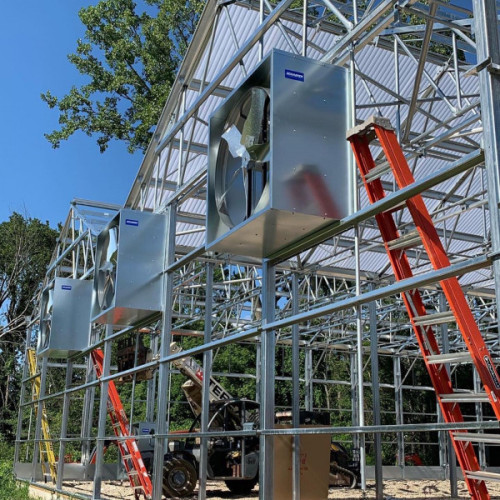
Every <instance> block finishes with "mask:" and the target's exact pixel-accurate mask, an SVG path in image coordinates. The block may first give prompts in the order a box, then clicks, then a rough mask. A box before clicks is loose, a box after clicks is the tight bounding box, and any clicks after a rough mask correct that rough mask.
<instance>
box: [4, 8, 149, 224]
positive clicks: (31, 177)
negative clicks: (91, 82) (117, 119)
mask: <svg viewBox="0 0 500 500" xmlns="http://www.w3.org/2000/svg"><path fill="white" fill-rule="evenodd" d="M92 3H96V2H90V1H84V0H80V1H75V0H48V1H43V2H40V1H39V0H38V1H36V0H26V1H24V2H22V3H21V4H20V3H18V2H4V3H3V4H2V16H1V18H2V20H1V21H0V28H1V29H0V47H1V48H2V56H3V57H2V72H1V76H0V117H1V121H0V151H1V152H2V154H1V156H0V174H1V180H0V222H2V221H4V220H7V219H8V217H9V214H10V213H11V212H12V211H14V210H15V211H20V212H23V213H24V211H27V213H28V214H29V215H30V216H31V217H36V218H38V219H40V220H42V221H46V220H48V221H49V222H50V224H51V225H52V226H56V224H57V223H58V222H63V221H64V219H65V218H66V216H67V214H68V211H69V204H70V201H71V200H72V199H73V198H86V199H90V200H97V201H106V202H112V203H120V204H122V203H123V202H124V201H125V198H126V196H127V194H128V192H129V189H130V186H131V185H132V181H133V179H134V177H135V174H136V172H137V170H138V168H139V165H140V162H141V159H142V154H135V155H131V154H129V153H128V152H127V149H126V146H125V145H124V144H121V143H119V142H116V141H115V142H112V143H111V144H110V146H109V148H108V150H107V151H106V152H105V153H104V154H101V153H99V149H98V147H97V145H96V143H95V140H94V139H93V138H90V137H87V136H86V135H84V134H81V133H77V134H75V135H73V136H72V137H71V138H70V139H69V140H68V141H64V142H62V143H61V147H60V148H59V149H53V148H52V146H51V145H50V143H49V142H48V141H47V140H46V139H45V138H44V136H43V134H44V133H45V132H51V131H52V130H54V128H56V127H57V125H58V123H57V120H58V112H57V110H50V109H49V108H48V106H47V105H46V104H45V103H44V102H43V101H42V100H41V99H40V94H41V93H42V92H45V91H47V90H50V91H51V92H52V93H53V94H54V95H56V96H62V95H64V94H65V93H67V91H68V90H69V89H70V88H71V86H72V85H74V84H76V85H79V84H81V83H84V82H85V80H84V79H83V77H82V76H81V75H79V73H78V72H77V71H76V69H74V68H73V66H72V65H71V64H70V63H69V61H68V60H67V57H66V56H67V54H69V53H71V52H74V50H75V48H76V40H77V38H79V37H82V36H83V33H84V29H83V25H82V24H81V23H80V20H79V18H78V15H77V14H78V10H79V9H80V8H81V7H84V6H86V5H90V4H92Z"/></svg>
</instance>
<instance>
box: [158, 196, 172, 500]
mask: <svg viewBox="0 0 500 500" xmlns="http://www.w3.org/2000/svg"><path fill="white" fill-rule="evenodd" d="M175 220H176V206H175V205H169V206H168V207H167V217H166V224H167V244H166V248H165V263H166V267H168V266H169V265H170V264H172V263H173V262H174V260H175ZM173 282H174V276H173V272H167V273H166V276H165V280H164V285H163V321H162V328H161V346H160V360H163V359H165V358H166V357H167V356H169V355H170V343H171V341H172V315H173V311H172V297H173V285H174V283H173ZM169 386H170V363H166V362H164V361H160V367H159V369H158V404H157V410H156V411H157V413H156V436H155V451H154V462H153V478H152V479H153V500H161V497H162V486H163V460H164V455H165V452H166V448H167V439H166V438H165V437H164V435H165V434H166V433H167V431H168V429H167V420H166V418H167V407H168V394H169V392H170V391H169Z"/></svg>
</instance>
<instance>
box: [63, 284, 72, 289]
mask: <svg viewBox="0 0 500 500" xmlns="http://www.w3.org/2000/svg"><path fill="white" fill-rule="evenodd" d="M71 288H72V287H71V285H61V289H62V290H71Z"/></svg>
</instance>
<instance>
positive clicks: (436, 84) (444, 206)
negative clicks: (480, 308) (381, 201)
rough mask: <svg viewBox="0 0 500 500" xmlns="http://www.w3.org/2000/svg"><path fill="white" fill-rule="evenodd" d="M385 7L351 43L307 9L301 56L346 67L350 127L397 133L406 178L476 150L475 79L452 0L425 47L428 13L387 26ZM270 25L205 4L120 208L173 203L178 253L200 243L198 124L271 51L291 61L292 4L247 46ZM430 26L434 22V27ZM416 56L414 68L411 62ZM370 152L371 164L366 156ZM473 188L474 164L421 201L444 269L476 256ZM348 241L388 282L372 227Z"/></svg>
mask: <svg viewBox="0 0 500 500" xmlns="http://www.w3.org/2000/svg"><path fill="white" fill-rule="evenodd" d="M333 3H334V6H336V8H337V9H340V11H339V12H340V13H342V14H343V15H344V16H345V20H346V21H347V22H350V21H353V20H354V18H353V15H352V6H351V4H350V3H349V2H347V3H342V2H333ZM393 3H394V2H390V1H375V2H371V6H372V8H371V10H370V11H368V12H362V11H360V12H359V13H358V27H359V26H360V25H362V24H363V22H365V23H366V29H365V31H363V30H361V29H360V30H359V33H357V34H356V37H354V36H353V34H352V31H350V29H349V26H346V23H343V22H341V21H339V17H338V16H332V14H331V12H330V10H329V9H328V7H327V6H325V5H324V4H322V3H320V2H318V3H314V4H311V3H310V4H309V9H308V19H307V37H306V38H307V43H306V45H307V49H306V50H307V56H308V57H310V58H313V59H318V60H323V61H326V62H332V61H331V59H333V62H341V63H342V64H344V65H345V66H346V67H348V68H350V69H351V70H352V68H354V70H355V77H354V78H353V81H354V86H355V103H356V122H357V123H359V122H361V121H363V120H364V119H366V118H368V117H369V116H371V115H373V114H375V115H383V116H386V117H388V118H389V119H390V120H391V122H392V123H393V124H394V125H395V126H397V127H398V129H399V130H400V138H401V141H402V145H403V149H404V151H405V153H406V155H407V158H408V161H409V164H410V166H411V168H412V171H413V174H414V176H415V178H416V179H417V180H418V179H422V178H424V177H426V176H428V175H430V174H432V173H433V172H436V171H438V170H440V169H442V168H444V167H446V166H447V165H449V163H450V162H453V161H456V160H460V158H462V157H463V156H464V155H466V154H468V153H471V152H474V151H476V150H477V149H478V148H479V145H480V141H481V130H482V129H481V127H482V124H481V119H480V112H479V85H478V79H477V77H476V76H474V75H472V76H466V74H467V73H466V72H467V71H468V70H469V69H470V66H471V65H472V64H473V63H474V48H473V44H474V42H473V41H472V39H471V37H472V34H471V22H472V21H471V19H470V16H469V15H468V10H467V6H466V7H465V8H464V7H463V5H462V4H463V2H461V6H460V8H454V7H453V4H454V2H452V5H451V6H449V7H448V6H446V5H441V4H440V6H439V7H438V9H437V12H436V15H435V17H436V19H434V24H433V25H431V27H432V29H433V32H432V35H431V37H430V41H429V43H427V45H425V34H426V30H427V29H430V28H427V27H428V26H429V23H427V21H428V19H429V10H428V9H429V8H428V6H425V5H421V4H418V3H415V2H413V1H407V2H400V4H404V5H403V7H404V8H403V9H401V11H400V12H401V14H400V19H405V20H408V19H409V16H413V20H414V21H413V22H414V23H416V24H413V25H408V24H405V23H404V22H402V21H401V20H400V22H399V23H398V24H397V25H395V24H394V22H393V21H394V17H393V16H394V9H393V6H392V4H393ZM281 5H282V3H281V4H279V5H278V7H277V9H279V7H280V6H281ZM405 9H406V10H405ZM470 9H471V7H470V8H469V10H470ZM379 11H380V12H383V14H380V15H379ZM273 12H276V10H275V11H273ZM375 14H377V16H378V17H377V16H375ZM419 15H420V17H418V16H419ZM370 16H373V17H370ZM270 17H271V15H269V11H268V9H266V12H265V16H264V19H263V22H262V23H261V21H260V15H259V4H258V3H255V2H227V3H225V2H223V3H216V2H213V1H209V2H208V3H207V5H206V8H205V11H204V14H203V16H202V18H201V20H200V23H199V26H198V28H197V31H196V33H195V35H194V38H193V41H192V43H191V46H190V48H189V50H188V53H187V54H186V57H185V60H184V62H183V64H182V66H181V68H180V71H179V75H178V77H177V80H176V82H175V84H174V86H173V88H172V92H171V95H170V97H169V99H168V100H167V103H166V105H165V109H164V111H163V114H162V117H161V119H160V121H159V123H158V127H157V131H156V134H155V136H154V139H153V141H152V143H151V144H150V147H149V148H148V151H147V153H146V155H145V158H144V161H143V163H142V165H141V167H140V170H139V172H138V175H137V178H136V180H135V181H134V184H133V186H132V189H131V192H130V194H129V196H128V199H127V201H126V206H129V207H132V208H137V209H141V210H153V211H160V212H161V211H164V210H165V207H166V206H167V204H168V203H170V202H171V201H172V200H174V199H175V200H177V201H178V202H180V206H179V211H180V213H181V214H182V216H181V217H178V223H177V237H176V245H178V246H179V247H180V248H181V247H182V248H184V249H185V251H188V250H189V249H193V248H198V247H200V246H202V245H203V244H204V241H205V230H204V217H205V209H206V207H205V201H204V198H205V187H206V168H207V147H208V146H207V143H208V126H207V125H208V123H207V122H208V120H209V117H210V115H211V114H212V113H213V112H214V111H215V110H216V109H217V107H218V106H220V104H221V103H222V102H223V101H224V99H225V97H226V96H227V95H228V94H229V93H230V91H231V90H232V89H234V88H236V87H237V86H238V85H239V84H240V83H241V82H242V80H243V79H244V78H245V77H246V75H248V74H249V73H251V71H252V69H253V68H255V66H256V65H257V64H258V63H259V61H260V60H261V59H262V57H265V55H266V54H267V53H269V51H271V50H272V49H273V48H278V49H281V50H284V51H287V52H292V53H296V54H300V53H301V52H302V51H303V42H304V40H303V32H304V29H303V18H302V7H298V6H295V4H292V7H289V8H288V9H286V10H284V11H283V12H282V13H281V15H280V16H275V17H274V22H272V23H269V25H268V26H266V29H267V31H265V34H264V35H263V37H261V38H260V42H259V37H258V36H256V33H257V32H258V30H259V29H262V26H264V25H266V20H267V19H269V18H270ZM438 18H440V19H442V23H443V24H438ZM415 19H416V21H415ZM377 23H378V24H377ZM446 23H448V24H446ZM452 28H453V29H452ZM262 31H264V30H263V29H262ZM346 40H356V45H355V50H354V51H352V52H351V53H352V54H353V56H352V61H350V60H349V59H350V58H349V57H346V56H345V54H346V52H345V51H344V52H343V51H342V50H343V47H344V46H346V47H348V45H346V44H345V41H346ZM453 44H455V47H456V54H457V56H456V57H454V55H455V53H454V52H453ZM396 49H397V51H396ZM424 51H425V55H426V59H425V60H423V59H422V58H421V56H422V54H423V52H424ZM332 54H336V56H335V55H334V56H333V57H332V56H331V55H332ZM443 54H444V55H443ZM408 122H411V125H410V127H409V128H408V127H407V124H408ZM374 151H375V156H377V150H376V148H375V150H374ZM382 180H383V182H384V187H385V188H386V189H387V190H388V191H391V190H392V189H393V180H392V178H391V177H390V176H389V175H386V176H384V177H383V178H382ZM485 186H486V180H485V172H484V168H483V167H482V166H478V167H476V168H474V169H472V170H469V171H467V172H465V173H463V174H461V175H460V176H456V177H453V178H451V179H449V180H447V181H444V182H441V183H440V184H439V185H437V186H435V187H434V188H433V189H431V190H429V191H427V192H426V193H425V195H424V196H425V199H426V203H427V206H428V208H429V210H430V212H431V213H432V214H433V215H434V218H435V223H436V227H437V228H438V231H439V232H440V236H441V238H442V241H443V243H444V245H445V247H446V249H447V251H448V252H449V254H450V257H451V259H452V260H455V259H464V258H468V257H472V256H476V255H478V254H481V253H484V252H485V251H486V248H487V247H486V244H487V240H488V232H489V227H488V225H489V218H488V214H487V210H486V201H485V190H486V187H485ZM367 203H368V202H367V197H366V194H365V191H364V189H359V208H363V207H364V206H366V205H367ZM398 222H399V223H400V224H401V227H402V228H405V229H407V230H411V229H412V221H411V218H410V217H409V214H408V213H407V211H406V210H405V211H402V212H401V214H400V215H399V220H398ZM360 234H361V249H362V253H361V258H360V263H361V268H362V269H363V270H364V271H366V272H369V273H375V274H376V275H379V276H388V275H390V274H391V270H390V268H388V266H387V265H386V264H387V257H386V256H385V250H384V248H383V245H382V243H381V239H380V235H379V232H378V229H377V228H376V225H375V224H374V220H368V221H366V222H365V223H363V224H362V225H361V226H360ZM353 249H354V243H353V231H348V232H346V233H344V234H340V235H339V236H337V237H335V238H333V239H332V240H330V241H328V242H325V244H322V245H319V246H317V247H316V248H315V249H313V250H312V251H307V252H304V253H303V254H302V257H304V256H305V255H307V259H306V261H307V262H304V261H301V264H302V265H305V264H307V265H309V266H316V267H317V266H320V267H321V266H340V267H342V268H351V269H352V268H354V266H355V257H354V256H353ZM414 259H415V262H417V263H418V265H417V269H421V270H424V269H427V268H428V260H427V258H426V257H425V255H419V254H418V252H416V253H415V254H414ZM462 280H463V283H464V284H465V283H470V284H481V286H483V285H491V281H490V280H491V277H490V275H489V274H488V272H484V271H483V272H482V273H481V274H478V273H471V274H470V275H467V276H464V277H463V278H462Z"/></svg>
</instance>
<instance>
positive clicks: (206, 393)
mask: <svg viewBox="0 0 500 500" xmlns="http://www.w3.org/2000/svg"><path fill="white" fill-rule="evenodd" d="M213 270H214V265H213V263H212V262H209V263H207V264H206V266H205V272H206V284H205V331H204V339H203V341H204V344H209V343H210V341H211V340H212V310H213V300H212V296H213V282H214V278H213ZM212 359H213V352H212V349H209V350H208V351H205V352H204V353H203V389H202V393H201V417H200V418H201V422H200V423H201V432H207V431H208V419H209V415H210V413H209V410H210V377H211V376H212ZM243 448H244V447H243ZM207 462H208V438H207V437H202V438H201V445H200V470H199V483H198V487H199V491H198V498H199V500H203V499H204V498H205V496H206V495H205V490H206V486H207V471H208V463H207Z"/></svg>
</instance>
